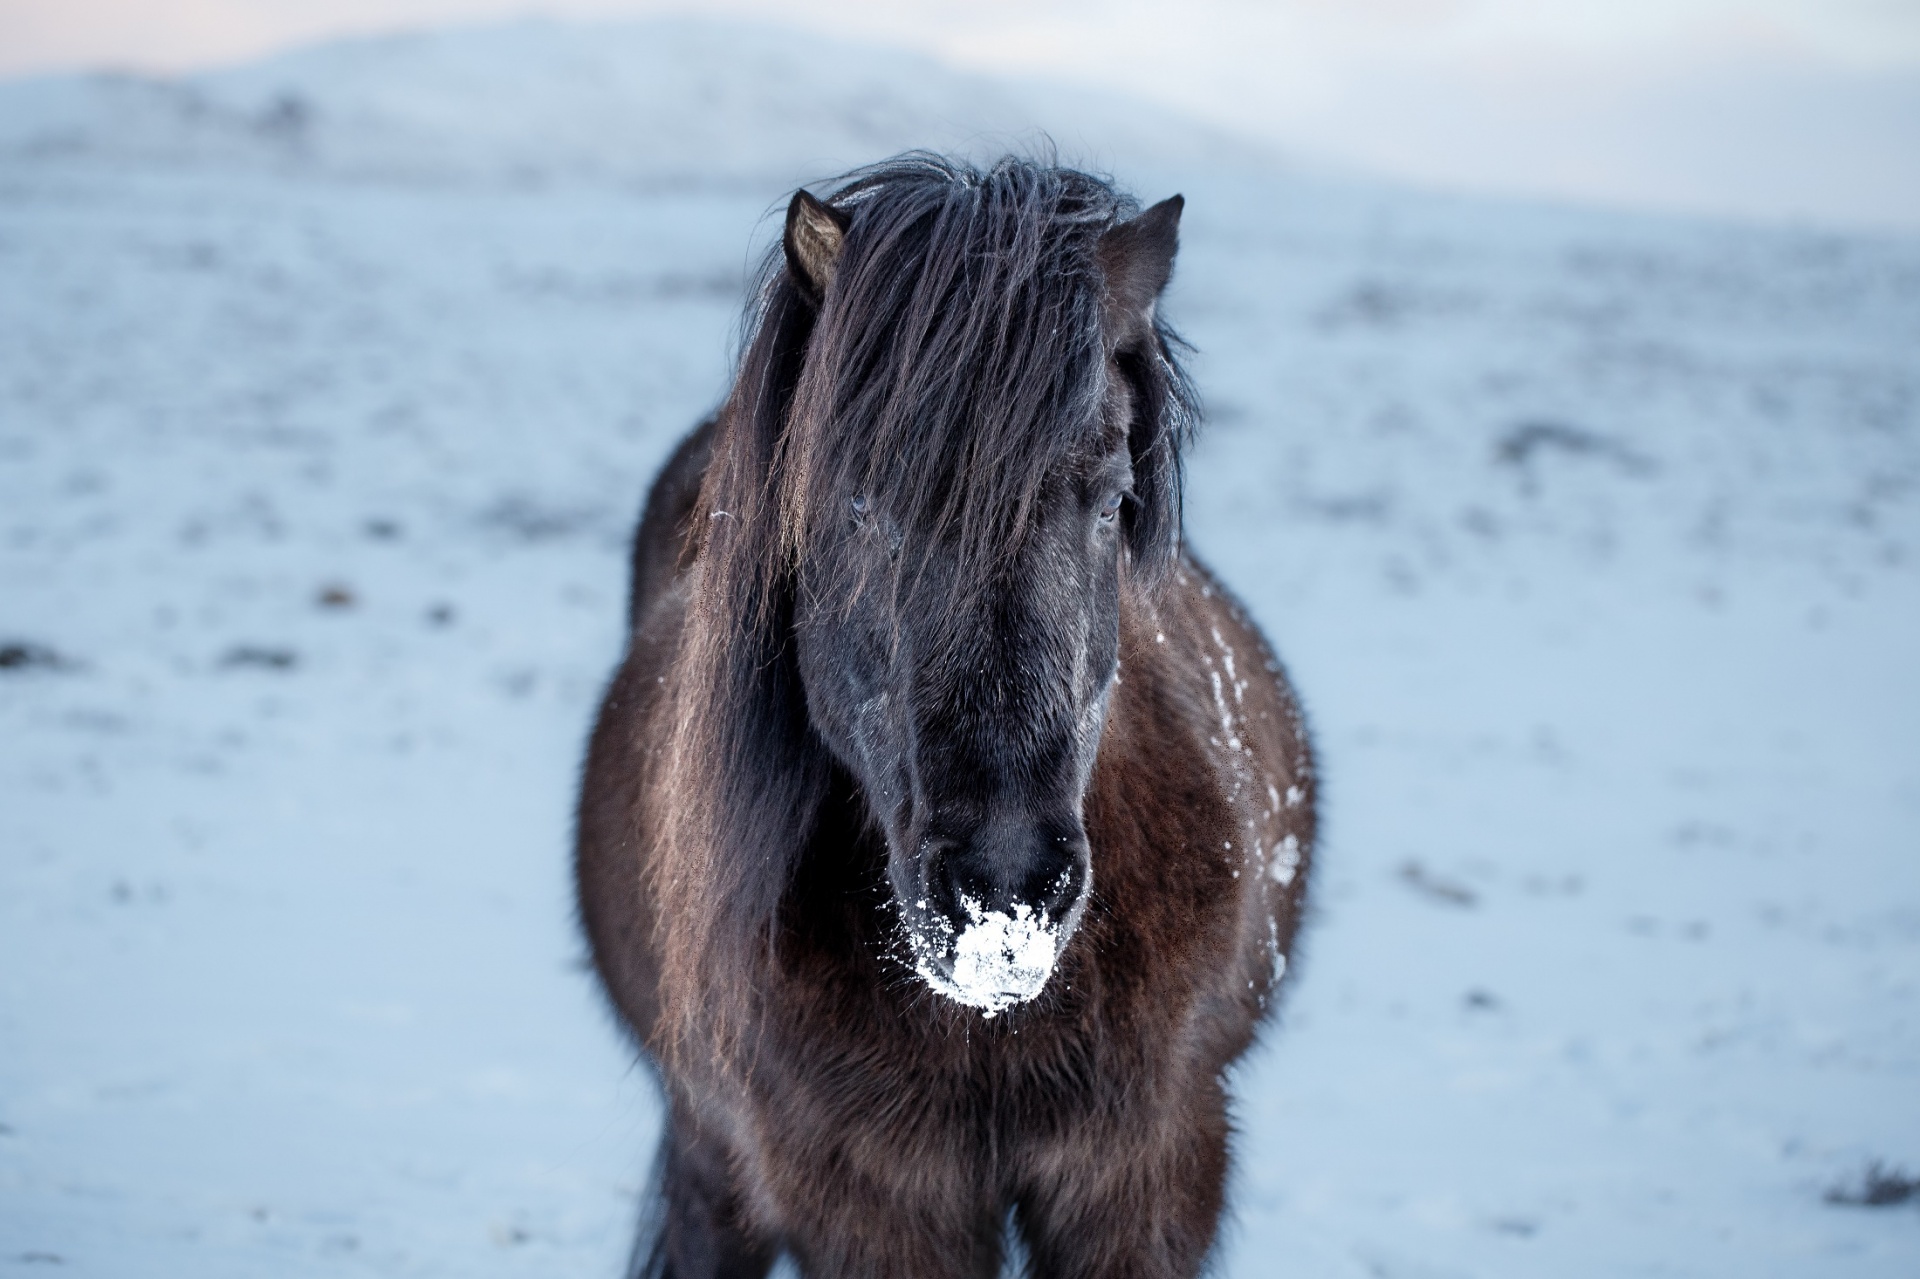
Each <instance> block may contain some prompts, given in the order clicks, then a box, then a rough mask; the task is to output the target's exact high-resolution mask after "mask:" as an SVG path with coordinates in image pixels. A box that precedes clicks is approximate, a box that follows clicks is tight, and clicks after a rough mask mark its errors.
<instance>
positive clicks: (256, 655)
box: [220, 644, 300, 671]
mask: <svg viewBox="0 0 1920 1279" xmlns="http://www.w3.org/2000/svg"><path fill="white" fill-rule="evenodd" d="M299 661H300V657H299V655H298V654H297V653H295V652H294V651H293V650H292V649H290V648H270V647H267V646H265V645H261V644H236V645H234V646H233V647H232V648H230V649H228V650H227V651H226V652H225V653H224V654H222V655H221V657H220V665H221V666H223V667H226V668H227V669H229V670H235V669H241V668H251V669H254V670H265V671H290V670H292V669H293V668H294V667H295V666H296V665H298V664H299Z"/></svg>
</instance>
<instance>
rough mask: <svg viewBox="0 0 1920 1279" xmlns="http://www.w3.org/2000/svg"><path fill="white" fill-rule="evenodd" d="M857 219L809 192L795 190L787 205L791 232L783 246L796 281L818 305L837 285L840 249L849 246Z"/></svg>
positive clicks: (787, 232) (789, 230)
mask: <svg viewBox="0 0 1920 1279" xmlns="http://www.w3.org/2000/svg"><path fill="white" fill-rule="evenodd" d="M852 225H853V218H852V217H851V216H850V215H848V214H846V213H843V212H842V211H840V210H839V209H836V208H834V207H833V206H831V205H827V204H822V203H821V202H820V201H818V200H816V199H814V198H813V197H812V196H811V195H808V194H807V192H806V190H805V189H804V188H802V189H801V190H798V191H795V192H794V193H793V201H792V203H790V204H788V205H787V231H786V235H785V236H784V237H783V240H782V243H783V245H784V247H785V249H786V251H787V271H788V272H789V273H790V274H791V275H792V276H793V282H794V283H795V284H796V285H798V286H799V287H800V291H801V292H802V293H804V294H806V295H807V298H808V300H809V301H811V302H812V303H813V304H814V306H816V307H817V306H819V305H820V304H821V303H822V302H824V301H825V300H826V297H827V286H828V285H829V284H832V283H833V273H834V269H835V268H836V267H838V266H839V265H840V250H841V249H843V248H845V247H846V242H847V228H848V227H850V226H852Z"/></svg>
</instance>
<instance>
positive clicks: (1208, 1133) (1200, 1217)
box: [1015, 1082, 1227, 1279]
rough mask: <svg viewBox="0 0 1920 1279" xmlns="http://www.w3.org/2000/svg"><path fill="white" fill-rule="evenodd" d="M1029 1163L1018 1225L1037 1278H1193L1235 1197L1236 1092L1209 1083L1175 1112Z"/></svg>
mask: <svg viewBox="0 0 1920 1279" xmlns="http://www.w3.org/2000/svg"><path fill="white" fill-rule="evenodd" d="M1129 1118H1131V1119H1134V1120H1137V1122H1128V1119H1129ZM1023 1163H1024V1165H1025V1166H1024V1169H1023V1176H1022V1184H1021V1187H1020V1190H1019V1192H1018V1199H1017V1203H1016V1208H1015V1220H1016V1222H1017V1224H1018V1226H1019V1229H1020V1234H1021V1237H1022V1238H1023V1239H1024V1241H1025V1242H1026V1246H1027V1253H1028V1256H1029V1257H1030V1258H1031V1267H1030V1272H1029V1273H1030V1274H1031V1275H1033V1276H1034V1279H1080V1277H1082V1276H1085V1277H1088V1279H1091V1277H1092V1276H1099V1277H1100V1279H1191V1276H1194V1275H1197V1274H1199V1273H1200V1271H1201V1269H1202V1268H1203V1267H1204V1266H1205V1265H1206V1260H1207V1252H1208V1250H1209V1249H1211V1248H1212V1246H1213V1239H1214V1234H1215V1232H1216V1230H1217V1228H1218V1226H1219V1223H1220V1211H1221V1208H1222V1205H1223V1203H1224V1201H1225V1195H1226V1180H1227V1109H1226V1096H1225V1094H1224V1093H1223V1092H1222V1091H1221V1090H1220V1088H1219V1087H1218V1085H1217V1084H1214V1083H1212V1082H1209V1083H1208V1084H1206V1085H1205V1086H1204V1087H1203V1088H1202V1089H1201V1090H1199V1092H1198V1093H1197V1094H1196V1095H1195V1096H1193V1097H1191V1098H1189V1099H1188V1101H1187V1104H1185V1105H1182V1106H1179V1107H1177V1108H1173V1109H1170V1111H1169V1112H1168V1113H1163V1114H1160V1115H1156V1116H1149V1115H1139V1116H1131V1117H1130V1116H1124V1115H1123V1116H1120V1117H1119V1122H1111V1123H1099V1124H1092V1125H1087V1126H1084V1127H1081V1128H1079V1129H1078V1130H1076V1131H1074V1132H1071V1133H1066V1134H1062V1135H1061V1136H1060V1137H1059V1138H1057V1139H1056V1140H1053V1141H1050V1142H1048V1143H1047V1144H1045V1145H1044V1146H1041V1147H1039V1148H1037V1149H1034V1150H1032V1151H1030V1152H1029V1157H1028V1158H1027V1159H1026V1160H1024V1161H1023Z"/></svg>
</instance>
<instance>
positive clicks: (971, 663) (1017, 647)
mask: <svg viewBox="0 0 1920 1279" xmlns="http://www.w3.org/2000/svg"><path fill="white" fill-rule="evenodd" d="M1116 385H1118V383H1117V382H1116ZM1114 398H1116V399H1124V392H1122V393H1119V394H1117V395H1116V396H1115V397H1114ZM1118 411H1119V412H1124V406H1121V407H1120V409H1119V410H1118ZM1120 420H1122V421H1124V417H1122V418H1121V419H1120ZM1107 438H1108V439H1109V440H1110V441H1111V444H1112V447H1111V448H1102V447H1097V446H1096V447H1095V448H1092V449H1089V450H1087V451H1086V453H1087V455H1085V456H1080V457H1075V458H1072V459H1070V460H1069V461H1068V462H1067V463H1066V464H1063V465H1062V466H1061V467H1060V468H1058V470H1057V472H1056V473H1054V474H1050V475H1048V476H1047V477H1045V479H1044V481H1043V482H1042V484H1041V488H1040V492H1039V495H1038V499H1037V501H1036V502H1035V504H1034V507H1033V509H1032V513H1031V518H1030V520H1029V522H1028V524H1027V526H1026V529H1025V534H1024V537H1023V538H1022V539H1021V541H1020V542H1019V545H1018V549H1017V550H1016V551H1015V552H1013V553H1012V554H1011V555H1010V556H1008V557H1007V559H1006V560H1005V561H1004V562H1002V563H1001V564H999V565H998V566H997V567H996V569H995V570H994V571H992V572H991V573H989V574H986V575H985V577H986V580H984V581H981V580H977V579H978V578H979V577H980V576H981V575H980V574H979V573H977V571H975V569H974V566H972V565H969V564H968V563H967V562H966V557H965V556H964V555H963V554H962V553H961V551H960V549H959V548H958V547H957V546H954V545H951V544H942V543H941V542H940V541H939V540H937V539H935V540H934V541H933V542H932V544H930V545H927V544H924V543H921V542H919V541H918V540H917V536H918V535H920V534H921V533H922V531H921V530H915V529H904V528H901V527H900V526H899V524H897V523H896V522H895V519H894V516H893V515H892V514H891V513H890V512H888V511H886V510H884V509H881V507H880V506H879V504H878V503H876V502H874V501H873V500H871V499H869V498H868V497H867V496H865V495H862V494H854V495H851V496H849V497H848V498H846V500H845V507H844V516H843V526H842V530H841V536H839V537H838V538H830V539H828V541H829V543H830V549H827V550H825V551H824V552H823V553H822V554H820V555H819V556H818V557H817V558H816V560H815V561H814V562H811V563H809V564H808V565H806V566H805V567H803V569H802V573H801V582H800V587H801V589H800V606H799V615H798V617H797V619H796V620H797V622H798V626H797V630H798V636H799V646H798V656H799V660H800V669H801V675H802V679H803V681H804V684H805V687H806V694H807V705H808V710H809V713H810V715H811V717H812V719H813V722H814V724H815V726H816V728H817V729H818V731H819V732H820V733H821V735H822V737H823V738H824V739H825V740H826V742H827V743H828V745H829V746H830V747H831V749H832V750H833V752H834V754H835V755H836V756H837V757H838V759H839V761H840V763H841V764H842V765H843V766H844V767H845V768H846V769H847V771H848V772H849V773H851V774H852V775H853V777H854V778H855V779H856V780H857V781H858V783H859V785H860V788H861V791H862V792H863V794H864V796H865V799H866V803H867V807H868V809H869V811H870V813H871V815H872V818H873V820H874V822H875V824H876V825H877V826H878V827H879V828H880V830H881V831H883V832H884V833H885V835H886V841H887V848H888V858H887V877H888V880H889V883H890V885H891V887H892V890H893V896H894V900H895V904H896V906H897V907H898V910H899V913H900V917H901V920H902V923H903V925H904V930H905V935H906V940H907V943H908V945H909V946H910V948H911V951H912V958H913V960H914V964H915V967H916V969H917V970H918V972H919V973H920V975H921V977H922V978H924V979H925V980H926V981H927V982H928V983H929V984H930V985H931V986H933V988H934V989H935V990H938V991H939V992H940V993H942V994H944V995H947V996H949V997H951V998H953V999H955V1000H958V1001H959V1002H961V1003H965V1004H971V1005H973V1006H975V1007H978V1008H982V1009H985V1010H986V1011H987V1012H988V1013H990V1014H991V1013H994V1012H997V1011H999V1010H1000V1009H1002V1008H1004V1007H1006V1006H1008V1005H1009V1004H1012V1003H1016V1002H1019V1001H1021V1000H1024V999H1029V998H1031V997H1033V996H1034V995H1036V994H1038V993H1039V991H1040V989H1041V987H1042V986H1044V985H1045V983H1046V981H1047V978H1048V976H1049V975H1050V974H1051V972H1052V971H1053V966H1054V961H1055V960H1056V959H1057V958H1058V956H1059V954H1060V951H1061V949H1062V948H1063V947H1064V946H1065V944H1066V942H1067V939H1068V938H1069V937H1070V936H1071V934H1072V932H1073V930H1074V929H1075V927H1076V926H1077V925H1078V924H1079V921H1080V917H1081V915H1082V914H1083V912H1084V911H1085V909H1086V901H1087V894H1088V889H1089V887H1090V885H1091V875H1090V865H1089V859H1088V847H1087V833H1086V828H1085V826H1084V825H1083V823H1082V820H1081V807H1082V801H1083V799H1084V797H1085V794H1086V790H1087V784H1088V780H1089V778H1090V777H1091V775H1092V772H1093V764H1094V756H1095V753H1096V752H1097V751H1098V749H1099V744H1100V733H1101V728H1102V726H1103V724H1104V721H1105V717H1106V709H1107V699H1108V694H1109V691H1110V690H1111V688H1112V686H1113V681H1114V676H1115V673H1116V670H1117V666H1118V651H1119V626H1120V598H1119V593H1120V562H1121V551H1120V546H1121V539H1120V529H1119V524H1120V519H1119V515H1120V511H1121V506H1122V504H1123V503H1124V502H1125V501H1126V500H1127V496H1128V492H1129V488H1130V485H1131V478H1132V477H1131V471H1130V467H1129V461H1128V452H1127V447H1126V436H1125V433H1124V431H1111V432H1108V433H1107ZM916 546H920V547H922V549H921V550H920V551H919V552H918V553H917V554H916V553H914V552H913V551H912V550H909V551H908V552H907V553H906V554H904V555H903V553H902V548H903V547H908V548H912V547H916ZM970 578H971V579H975V580H969V579H970Z"/></svg>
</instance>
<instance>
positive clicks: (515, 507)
mask: <svg viewBox="0 0 1920 1279" xmlns="http://www.w3.org/2000/svg"><path fill="white" fill-rule="evenodd" d="M599 518H600V516H599V513H598V512H596V511H592V510H588V509H586V508H583V507H567V506H557V505H552V504H549V503H545V502H541V501H538V500H536V499H534V498H531V497H526V496H524V495H521V494H509V495H508V496H506V497H503V498H501V499H500V500H499V501H497V502H495V503H494V504H493V505H492V506H490V507H488V508H487V509H486V510H485V511H482V512H481V514H480V522H481V523H482V524H485V525H487V526H488V527H490V528H496V529H499V530H501V531H503V532H506V533H509V534H511V535H513V536H514V537H517V538H519V539H520V540H521V541H523V542H550V541H553V540H555V539H557V538H563V537H572V536H574V535H575V534H578V533H584V532H587V531H588V530H589V529H591V528H593V527H594V526H595V525H596V524H597V523H598V522H599Z"/></svg>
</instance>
